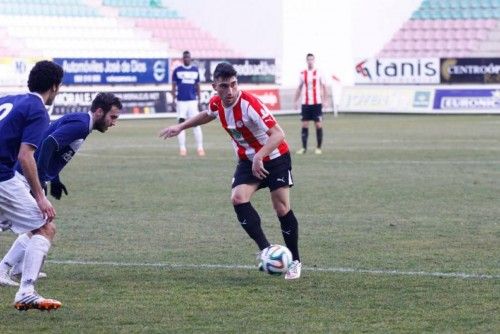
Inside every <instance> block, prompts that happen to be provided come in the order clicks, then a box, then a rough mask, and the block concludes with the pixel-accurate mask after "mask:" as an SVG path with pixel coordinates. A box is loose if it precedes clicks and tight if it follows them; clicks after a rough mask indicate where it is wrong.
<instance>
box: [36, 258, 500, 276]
mask: <svg viewBox="0 0 500 334" xmlns="http://www.w3.org/2000/svg"><path fill="white" fill-rule="evenodd" d="M45 262H47V263H53V264H62V265H77V266H110V267H151V268H165V269H255V268H256V267H255V266H250V265H238V264H181V263H138V262H113V261H76V260H47V261H45ZM303 268H304V270H305V271H312V272H332V273H357V274H372V275H390V276H430V277H448V278H462V279H466V278H469V279H494V280H496V279H500V276H498V275H485V274H471V273H454V272H449V273H442V272H432V271H431V272H428V271H402V270H384V269H357V268H342V267H339V268H335V267H334V268H318V267H307V266H304V267H303Z"/></svg>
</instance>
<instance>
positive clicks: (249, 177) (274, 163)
mask: <svg viewBox="0 0 500 334" xmlns="http://www.w3.org/2000/svg"><path fill="white" fill-rule="evenodd" d="M264 168H265V169H266V170H267V171H268V172H269V175H267V177H266V178H265V179H264V180H259V179H258V178H256V177H255V176H254V175H253V174H252V161H251V160H240V161H238V165H237V166H236V171H235V172H234V176H233V184H232V188H234V187H236V186H238V185H240V184H258V185H259V188H258V189H261V188H269V191H273V190H276V189H278V188H281V187H291V186H293V178H292V159H291V157H290V153H286V154H285V155H282V156H281V157H278V158H276V159H273V160H271V161H265V162H264Z"/></svg>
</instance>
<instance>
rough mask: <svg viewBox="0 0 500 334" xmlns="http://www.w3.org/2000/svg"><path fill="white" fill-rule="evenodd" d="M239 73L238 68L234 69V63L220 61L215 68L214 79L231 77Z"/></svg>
mask: <svg viewBox="0 0 500 334" xmlns="http://www.w3.org/2000/svg"><path fill="white" fill-rule="evenodd" d="M237 74H238V72H236V70H235V69H234V67H233V65H231V64H229V63H226V62H223V63H219V64H218V65H217V66H216V67H215V70H214V75H213V76H214V80H215V79H219V78H222V79H227V78H231V77H235V76H236V75H237Z"/></svg>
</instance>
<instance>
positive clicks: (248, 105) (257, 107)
mask: <svg viewBox="0 0 500 334" xmlns="http://www.w3.org/2000/svg"><path fill="white" fill-rule="evenodd" d="M208 106H209V107H208V110H207V113H208V114H209V115H211V116H213V117H218V118H219V120H220V123H221V125H222V127H223V128H224V130H226V132H227V133H228V134H229V136H230V137H231V139H232V142H233V147H234V150H235V151H236V154H237V155H238V158H240V159H242V160H252V159H253V157H254V155H255V153H256V152H258V151H259V150H260V149H261V148H262V146H264V145H265V144H266V142H267V140H268V138H269V135H268V134H267V131H268V130H269V129H271V128H272V127H274V126H275V125H276V124H277V122H276V119H275V118H274V116H273V115H272V114H271V113H270V112H269V110H268V109H267V108H266V106H265V105H264V104H263V103H262V102H261V101H260V100H259V99H257V98H256V97H255V96H253V95H252V94H250V93H247V92H245V91H240V95H239V97H238V99H237V100H236V103H235V104H234V105H233V106H232V107H229V108H225V107H224V106H223V105H222V100H221V98H220V96H214V97H212V98H211V99H210V102H209V104H208ZM287 152H288V144H287V142H286V141H285V140H283V141H282V142H281V143H280V144H279V145H278V147H277V148H276V149H275V150H274V151H272V152H271V154H269V155H268V156H266V157H265V158H264V161H269V160H272V159H275V158H278V157H280V156H282V155H284V154H286V153H287Z"/></svg>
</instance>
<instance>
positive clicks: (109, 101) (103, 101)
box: [90, 93, 122, 114]
mask: <svg viewBox="0 0 500 334" xmlns="http://www.w3.org/2000/svg"><path fill="white" fill-rule="evenodd" d="M113 106H115V107H117V108H118V109H120V110H121V109H122V102H121V101H120V99H119V98H118V97H116V96H115V94H113V93H99V94H97V95H96V97H95V98H94V100H93V101H92V106H91V107H90V111H92V112H95V111H96V110H97V109H99V108H101V109H102V110H103V111H104V114H106V113H107V112H109V111H110V110H111V108H113Z"/></svg>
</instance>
